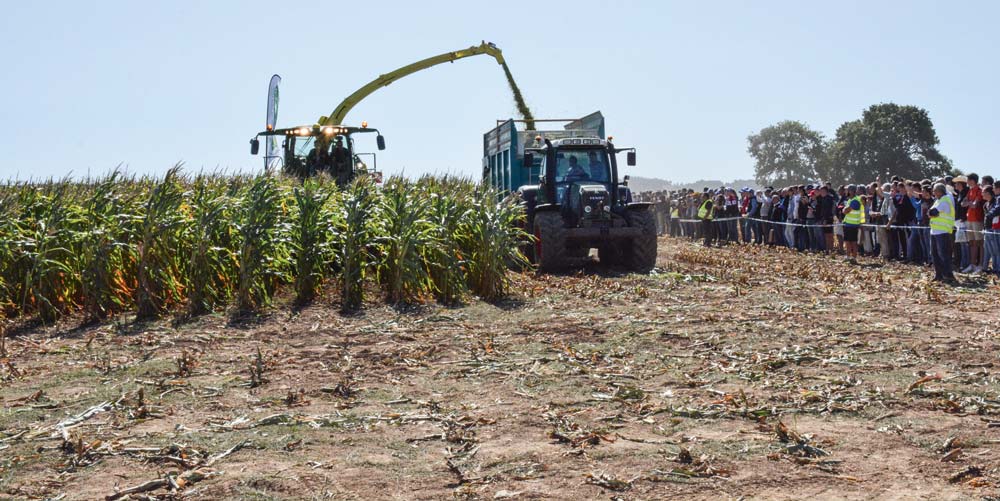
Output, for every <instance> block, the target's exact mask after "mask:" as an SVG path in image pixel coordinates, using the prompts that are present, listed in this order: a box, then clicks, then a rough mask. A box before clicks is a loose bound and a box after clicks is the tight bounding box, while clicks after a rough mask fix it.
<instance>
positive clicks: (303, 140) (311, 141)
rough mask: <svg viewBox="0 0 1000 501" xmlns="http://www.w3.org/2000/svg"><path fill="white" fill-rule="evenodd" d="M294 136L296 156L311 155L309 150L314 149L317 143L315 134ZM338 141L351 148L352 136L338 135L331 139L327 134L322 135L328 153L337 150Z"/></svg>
mask: <svg viewBox="0 0 1000 501" xmlns="http://www.w3.org/2000/svg"><path fill="white" fill-rule="evenodd" d="M292 137H294V138H295V156H297V157H303V158H305V157H306V156H308V155H309V152H310V151H312V149H313V147H315V146H316V144H317V143H316V138H315V137H313V136H292ZM338 141H340V144H341V145H343V147H344V148H346V149H348V150H349V149H350V146H349V145H350V138H348V137H347V136H336V137H334V138H331V139H327V137H326V136H323V137H322V142H323V143H325V146H326V151H327V153H333V152H334V151H335V150H336V146H337V142H338ZM321 144H322V143H321ZM341 151H343V150H341Z"/></svg>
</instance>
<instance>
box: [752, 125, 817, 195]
mask: <svg viewBox="0 0 1000 501" xmlns="http://www.w3.org/2000/svg"><path fill="white" fill-rule="evenodd" d="M747 143H748V146H747V152H748V153H750V156H752V157H753V158H754V160H755V161H756V165H755V166H754V179H755V180H756V181H757V184H759V185H760V186H772V185H776V186H787V185H791V184H805V183H806V182H809V181H813V180H815V179H816V178H817V166H818V164H819V162H820V159H821V158H822V157H823V153H824V151H823V135H822V134H820V133H819V132H817V131H814V130H812V129H810V128H809V127H808V126H807V125H806V124H804V123H802V122H797V121H793V120H786V121H784V122H779V123H777V124H775V125H772V126H770V127H765V128H763V129H761V130H760V132H758V133H756V134H752V135H750V136H749V137H747Z"/></svg>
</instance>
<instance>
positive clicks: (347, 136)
mask: <svg viewBox="0 0 1000 501" xmlns="http://www.w3.org/2000/svg"><path fill="white" fill-rule="evenodd" d="M363 133H375V134H376V136H375V139H376V145H377V147H378V149H379V150H380V151H381V150H384V149H385V138H384V137H383V136H382V134H380V133H379V131H378V129H373V128H369V127H368V124H366V123H362V126H361V127H348V126H345V125H322V126H321V125H312V126H302V127H291V128H285V129H268V130H265V131H263V132H260V133H258V134H257V136H255V137H254V138H253V139H252V140H250V154H252V155H256V154H257V153H258V152H259V150H260V137H261V136H263V138H264V140H265V141H281V150H280V152H276V153H278V154H277V155H276V157H277V158H274V159H270V158H268V159H267V160H274V161H275V163H279V164H280V165H281V169H282V171H284V172H285V173H287V174H290V175H293V176H297V177H299V178H307V177H311V176H315V175H317V174H320V173H323V172H326V173H328V174H329V175H330V176H331V177H333V178H334V179H335V180H336V181H337V184H338V185H341V186H344V185H347V184H348V183H350V182H351V180H353V179H354V178H355V177H357V176H358V175H361V174H371V175H373V176H374V177H375V178H376V179H380V178H381V172H379V171H378V169H377V164H376V155H375V153H358V152H357V151H356V150H355V143H354V135H355V134H363ZM366 159H367V160H369V161H370V163H371V165H369V162H366V161H365V160H366ZM268 163H270V162H268Z"/></svg>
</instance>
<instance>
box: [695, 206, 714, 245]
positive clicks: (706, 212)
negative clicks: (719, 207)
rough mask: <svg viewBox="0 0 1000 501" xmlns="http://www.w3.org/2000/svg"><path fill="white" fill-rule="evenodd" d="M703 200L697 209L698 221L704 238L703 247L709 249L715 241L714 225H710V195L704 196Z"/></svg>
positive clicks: (711, 211)
mask: <svg viewBox="0 0 1000 501" xmlns="http://www.w3.org/2000/svg"><path fill="white" fill-rule="evenodd" d="M704 197H705V199H704V200H703V201H702V202H701V207H699V208H698V219H701V233H702V235H703V236H704V237H705V247H711V245H712V242H714V241H715V225H714V224H712V217H713V216H712V213H713V212H714V211H713V210H712V205H713V204H712V195H711V194H710V193H705V194H704Z"/></svg>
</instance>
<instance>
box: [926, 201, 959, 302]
mask: <svg viewBox="0 0 1000 501" xmlns="http://www.w3.org/2000/svg"><path fill="white" fill-rule="evenodd" d="M934 196H935V197H936V198H937V200H936V201H935V202H934V205H932V206H931V209H930V211H928V215H930V216H931V220H930V226H931V255H932V256H933V258H934V281H935V282H945V283H951V284H954V283H956V282H957V280H956V279H955V274H954V272H953V271H952V269H951V251H952V247H953V246H954V243H953V238H954V232H955V198H954V197H952V196H951V195H950V194H949V193H948V188H947V187H945V185H944V184H942V183H938V184H935V185H934Z"/></svg>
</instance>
